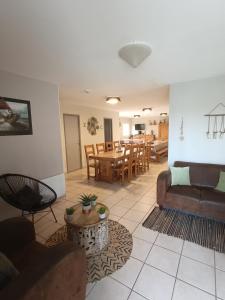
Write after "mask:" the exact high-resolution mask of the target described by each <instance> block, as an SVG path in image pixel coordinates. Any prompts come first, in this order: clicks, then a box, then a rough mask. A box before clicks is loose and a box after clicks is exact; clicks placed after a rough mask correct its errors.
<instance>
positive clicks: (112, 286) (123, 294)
mask: <svg viewBox="0 0 225 300" xmlns="http://www.w3.org/2000/svg"><path fill="white" fill-rule="evenodd" d="M129 293H130V289H129V288H127V287H125V286H124V285H123V284H121V283H119V282H117V281H115V280H114V279H112V278H110V277H105V278H104V279H102V280H101V281H99V282H98V283H97V284H96V285H95V287H94V288H93V289H92V290H91V292H90V294H89V295H88V296H87V300H127V298H128V295H129Z"/></svg>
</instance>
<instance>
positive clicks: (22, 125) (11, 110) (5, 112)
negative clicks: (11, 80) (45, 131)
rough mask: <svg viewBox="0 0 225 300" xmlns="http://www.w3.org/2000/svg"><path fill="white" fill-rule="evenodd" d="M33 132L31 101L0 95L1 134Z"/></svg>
mask: <svg viewBox="0 0 225 300" xmlns="http://www.w3.org/2000/svg"><path fill="white" fill-rule="evenodd" d="M27 134H32V121H31V110H30V101H26V100H18V99H13V98H6V97H0V136H1V135H27Z"/></svg>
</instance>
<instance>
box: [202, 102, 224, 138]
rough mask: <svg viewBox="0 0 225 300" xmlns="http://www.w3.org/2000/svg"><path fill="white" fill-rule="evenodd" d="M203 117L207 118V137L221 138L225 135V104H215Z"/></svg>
mask: <svg viewBox="0 0 225 300" xmlns="http://www.w3.org/2000/svg"><path fill="white" fill-rule="evenodd" d="M205 117H207V118H208V129H207V131H206V136H207V138H208V139H211V138H212V139H217V138H223V136H224V135H225V121H224V119H225V105H224V104H223V103H219V104H217V105H216V106H215V107H214V108H213V109H212V110H211V111H210V112H209V113H208V114H206V115H205Z"/></svg>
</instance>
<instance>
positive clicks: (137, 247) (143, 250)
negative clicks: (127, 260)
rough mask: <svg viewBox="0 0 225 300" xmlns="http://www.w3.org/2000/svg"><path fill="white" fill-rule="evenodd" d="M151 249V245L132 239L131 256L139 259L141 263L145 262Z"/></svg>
mask: <svg viewBox="0 0 225 300" xmlns="http://www.w3.org/2000/svg"><path fill="white" fill-rule="evenodd" d="M151 247H152V243H149V242H146V241H144V240H140V239H138V238H136V237H133V249H132V252H131V256H132V257H134V258H137V259H140V260H141V261H145V260H146V258H147V255H148V253H149V251H150V249H151Z"/></svg>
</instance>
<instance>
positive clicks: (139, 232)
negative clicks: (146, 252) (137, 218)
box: [133, 225, 158, 243]
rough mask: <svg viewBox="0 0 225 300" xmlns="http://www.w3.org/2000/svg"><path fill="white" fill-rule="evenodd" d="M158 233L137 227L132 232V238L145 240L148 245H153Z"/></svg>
mask: <svg viewBox="0 0 225 300" xmlns="http://www.w3.org/2000/svg"><path fill="white" fill-rule="evenodd" d="M157 235H158V232H157V231H153V230H151V229H148V228H145V227H143V226H142V225H139V226H138V227H137V229H136V230H135V231H134V233H133V236H134V237H137V238H139V239H142V240H145V241H147V242H150V243H154V242H155V240H156V238H157Z"/></svg>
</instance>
